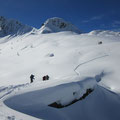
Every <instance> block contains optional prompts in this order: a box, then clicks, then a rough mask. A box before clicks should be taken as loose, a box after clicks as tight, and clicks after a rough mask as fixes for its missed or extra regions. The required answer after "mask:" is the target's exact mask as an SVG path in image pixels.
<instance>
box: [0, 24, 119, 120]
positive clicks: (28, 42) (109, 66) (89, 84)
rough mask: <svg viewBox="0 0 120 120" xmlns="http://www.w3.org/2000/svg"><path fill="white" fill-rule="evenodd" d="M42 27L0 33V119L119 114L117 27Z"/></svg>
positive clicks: (94, 119) (89, 119) (90, 118)
mask: <svg viewBox="0 0 120 120" xmlns="http://www.w3.org/2000/svg"><path fill="white" fill-rule="evenodd" d="M46 24H47V23H46ZM44 27H45V25H44V26H43V27H42V28H44ZM42 28H40V30H37V31H35V32H32V31H31V32H27V33H25V34H22V35H19V36H15V37H7V36H5V37H2V38H0V41H2V42H0V43H1V44H0V63H1V64H0V68H1V69H0V81H1V84H0V119H1V120H31V119H32V120H40V119H41V120H42V119H46V120H53V119H57V120H62V119H64V120H79V119H84V120H113V119H115V120H119V119H120V115H119V111H120V86H119V84H120V77H119V74H120V68H119V64H120V53H119V51H120V47H119V46H120V36H119V33H116V32H112V31H104V32H103V31H92V32H90V33H82V34H78V33H77V32H75V31H74V32H73V31H72V30H71V31H69V30H65V31H64V30H63V31H57V30H56V31H52V32H48V33H49V34H47V33H46V34H42V32H40V31H41V29H42ZM52 30H54V29H52ZM33 33H34V34H33ZM99 43H100V44H99ZM31 74H34V75H35V80H34V82H33V83H30V78H29V77H30V75H31ZM44 75H49V77H50V79H49V80H47V81H43V80H42V77H43V76H44ZM55 106H57V107H55Z"/></svg>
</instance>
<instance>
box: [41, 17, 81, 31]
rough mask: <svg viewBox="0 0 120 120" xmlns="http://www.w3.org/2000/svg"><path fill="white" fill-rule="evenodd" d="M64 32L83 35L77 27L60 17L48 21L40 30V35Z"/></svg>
mask: <svg viewBox="0 0 120 120" xmlns="http://www.w3.org/2000/svg"><path fill="white" fill-rule="evenodd" d="M62 31H72V32H75V33H81V31H80V30H79V29H78V28H77V27H75V26H74V25H72V24H71V23H69V22H67V21H65V20H63V19H62V18H58V17H53V18H50V19H47V20H46V22H45V23H44V24H43V26H42V27H41V28H40V33H54V32H62Z"/></svg>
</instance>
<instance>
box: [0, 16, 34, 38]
mask: <svg viewBox="0 0 120 120" xmlns="http://www.w3.org/2000/svg"><path fill="white" fill-rule="evenodd" d="M33 29H34V28H33V27H30V26H27V25H24V24H22V23H20V22H19V21H17V20H13V19H6V18H5V17H3V16H0V37H4V36H7V35H18V34H24V33H27V32H30V31H31V30H33Z"/></svg>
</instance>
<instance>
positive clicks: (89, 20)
mask: <svg viewBox="0 0 120 120" xmlns="http://www.w3.org/2000/svg"><path fill="white" fill-rule="evenodd" d="M103 17H104V15H99V16H94V17H91V18H90V19H88V20H84V21H82V22H83V23H87V22H91V21H94V20H100V19H102V18H103Z"/></svg>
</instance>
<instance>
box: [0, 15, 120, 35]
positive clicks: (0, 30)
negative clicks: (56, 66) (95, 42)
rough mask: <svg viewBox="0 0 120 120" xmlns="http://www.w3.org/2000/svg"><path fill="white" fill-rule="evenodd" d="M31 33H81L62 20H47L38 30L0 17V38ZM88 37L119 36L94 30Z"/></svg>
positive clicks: (117, 33) (114, 33)
mask: <svg viewBox="0 0 120 120" xmlns="http://www.w3.org/2000/svg"><path fill="white" fill-rule="evenodd" d="M31 31H33V32H34V33H38V32H39V33H41V34H47V33H56V32H62V31H71V32H74V33H77V34H80V33H82V32H81V30H79V29H78V28H77V27H76V26H74V25H73V24H71V23H70V22H67V21H65V20H63V19H62V18H58V17H53V18H50V19H47V20H46V21H45V22H44V23H43V24H42V27H41V28H40V29H36V28H34V27H31V26H28V25H24V24H22V23H21V22H19V21H17V20H13V19H6V18H5V17H3V16H0V37H4V36H7V35H12V36H13V35H21V34H25V33H27V32H31ZM88 34H89V35H115V36H120V32H113V31H103V30H94V31H91V32H90V33H88Z"/></svg>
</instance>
